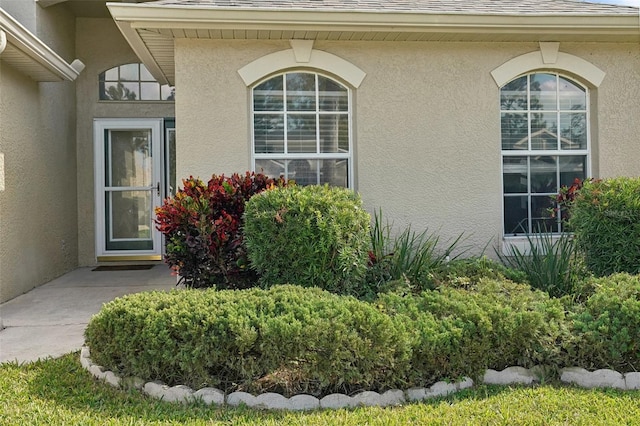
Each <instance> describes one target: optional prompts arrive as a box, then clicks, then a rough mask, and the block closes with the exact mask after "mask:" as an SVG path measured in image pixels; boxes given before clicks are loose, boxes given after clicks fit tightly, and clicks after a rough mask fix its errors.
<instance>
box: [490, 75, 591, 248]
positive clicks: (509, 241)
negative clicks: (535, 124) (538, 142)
mask: <svg viewBox="0 0 640 426" xmlns="http://www.w3.org/2000/svg"><path fill="white" fill-rule="evenodd" d="M535 74H553V75H555V76H556V79H559V78H564V79H566V80H568V81H569V82H571V83H573V84H575V85H577V86H579V87H581V88H582V89H584V90H585V95H586V96H585V103H586V105H585V109H584V110H579V112H584V113H585V114H586V127H587V128H586V133H587V135H586V139H587V140H586V148H585V149H580V150H562V149H560V147H558V148H557V149H556V150H532V149H531V146H530V143H531V113H532V112H533V111H536V112H538V111H539V112H543V113H544V112H555V113H556V114H560V113H561V112H569V111H570V110H563V109H560V104H559V103H560V98H559V96H556V102H557V108H556V109H555V110H548V111H545V110H530V109H529V105H530V96H531V87H530V78H531V77H530V76H532V75H535ZM523 76H527V79H528V80H527V106H528V107H527V109H526V110H503V109H502V108H500V110H499V111H500V120H502V113H503V112H507V111H509V112H513V113H518V112H520V113H526V114H527V124H528V138H529V146H528V147H527V149H526V150H505V149H502V133H501V138H500V171H501V173H500V188H501V190H500V192H501V215H502V220H501V226H502V235H503V240H504V243H505V244H503V252H504V253H505V254H508V251H509V250H508V246H517V247H518V248H521V249H526V247H527V246H528V239H527V234H524V233H521V234H517V235H512V234H507V233H506V230H505V196H506V194H505V192H504V176H505V170H504V159H505V157H526V158H527V169H528V171H530V160H531V158H532V157H540V156H553V157H558V161H559V158H560V157H563V156H565V157H566V156H585V157H586V161H585V178H588V177H590V176H591V161H592V158H591V157H592V155H591V116H590V114H591V111H590V106H591V105H590V103H591V101H590V95H591V93H590V89H589V87H587V86H586V85H585V84H583V83H581V82H580V81H578V80H576V78H574V77H572V76H568V75H566V74H563V73H562V72H559V71H558V70H534V71H530V72H526V73H523V74H521V75H518V76H516V77H514V78H512V79H511V80H509V81H507V82H505V83H504V85H502V86H501V87H500V90H499V96H500V95H501V92H502V88H503V87H504V86H505V85H507V84H509V83H510V82H511V81H513V80H516V79H518V78H521V77H523ZM556 90H557V91H558V90H559V85H557V87H556ZM499 102H500V101H499ZM559 125H560V121H559V120H558V126H559ZM559 174H560V167H559V164H558V163H556V179H557V182H558V183H560V176H559ZM554 194H557V193H548V194H547V193H532V192H531V179H530V178H529V179H528V180H527V192H526V194H525V193H522V194H518V195H514V196H524V195H526V196H527V209H528V212H527V217H528V223H527V228H528V229H529V230H530V231H531V232H530V233H529V234H528V235H529V236H531V235H533V234H535V232H534V231H533V229H532V224H533V223H532V221H533V218H532V202H531V198H532V195H535V196H544V195H548V196H550V197H551V196H553V195H554ZM558 220H559V219H558ZM560 231H561V232H560V233H558V232H554V234H556V235H558V236H559V235H560V234H561V233H562V227H560Z"/></svg>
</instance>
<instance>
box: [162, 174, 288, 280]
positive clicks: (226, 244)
mask: <svg viewBox="0 0 640 426" xmlns="http://www.w3.org/2000/svg"><path fill="white" fill-rule="evenodd" d="M274 185H278V186H284V185H286V182H284V180H282V179H278V180H274V179H271V178H269V177H267V176H265V175H264V174H261V173H258V174H256V173H250V172H246V173H245V174H244V175H239V174H237V173H236V174H233V175H231V176H230V177H225V176H224V175H221V176H217V175H213V176H212V177H211V179H210V180H209V182H208V183H207V184H205V183H204V182H203V181H201V180H200V179H197V178H194V177H190V178H189V179H184V180H183V188H181V189H179V190H178V192H177V193H176V195H175V196H173V197H171V198H167V199H166V200H164V203H163V204H162V206H160V207H158V208H156V224H157V227H158V230H159V231H160V232H162V233H163V234H164V235H165V239H166V254H165V261H166V262H167V263H168V264H169V266H171V268H172V269H174V270H175V271H176V272H177V273H179V274H180V276H181V277H182V281H183V282H184V283H185V285H186V286H187V287H193V288H201V287H214V286H215V287H218V288H244V287H251V286H253V285H255V283H256V281H257V277H256V276H255V274H252V273H251V271H250V270H249V268H247V256H246V249H245V246H244V244H243V235H242V232H241V222H242V215H243V213H244V206H245V203H246V202H247V200H248V199H249V198H251V197H252V196H253V195H255V194H257V193H260V192H262V191H264V190H266V189H269V188H271V187H273V186H274Z"/></svg>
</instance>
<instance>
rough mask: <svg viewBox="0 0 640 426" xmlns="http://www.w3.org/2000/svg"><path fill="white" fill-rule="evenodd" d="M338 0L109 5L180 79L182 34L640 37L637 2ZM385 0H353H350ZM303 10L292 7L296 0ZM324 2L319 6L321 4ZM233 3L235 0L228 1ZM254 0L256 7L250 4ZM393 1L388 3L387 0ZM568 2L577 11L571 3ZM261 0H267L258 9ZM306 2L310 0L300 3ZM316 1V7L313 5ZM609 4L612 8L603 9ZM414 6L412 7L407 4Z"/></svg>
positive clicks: (145, 50) (134, 41)
mask: <svg viewBox="0 0 640 426" xmlns="http://www.w3.org/2000/svg"><path fill="white" fill-rule="evenodd" d="M336 1H338V0H295V2H294V1H293V0H279V1H265V0H159V1H155V2H151V3H146V4H139V5H134V4H116V3H112V4H108V8H109V9H110V12H111V14H112V16H113V17H114V19H115V21H116V23H117V24H118V26H119V28H120V30H121V31H122V33H123V34H124V35H125V38H126V39H127V40H128V41H129V44H130V45H131V46H132V47H133V48H134V51H136V53H137V54H138V56H139V57H140V58H141V60H142V61H143V62H144V63H145V65H147V67H148V68H149V69H150V71H151V72H152V74H154V77H155V78H157V79H158V80H159V81H161V82H163V83H167V82H168V83H171V84H173V83H174V76H175V75H174V74H175V71H174V69H175V64H174V51H173V49H174V41H175V40H176V39H185V38H189V39H220V40H290V39H306V40H341V41H415V42H429V41H449V42H462V41H477V42H539V41H557V42H567V41H574V42H632V43H638V42H640V13H639V12H638V9H637V8H630V7H619V6H610V5H596V4H587V7H586V9H585V10H582V9H580V12H581V13H576V10H577V8H578V7H579V5H582V4H583V3H576V2H572V1H570V0H564V1H563V0H522V2H521V1H520V0H500V1H496V0H470V1H469V2H461V1H457V0H386V1H387V2H388V3H390V4H393V5H396V9H391V10H381V9H375V8H373V7H372V8H371V9H366V8H365V9H359V10H352V9H350V8H346V6H345V8H344V9H341V8H336V9H327V8H326V6H325V5H326V4H329V3H331V2H336ZM376 1H377V0H369V1H368V2H367V0H346V1H344V2H342V1H339V3H341V4H344V5H349V4H352V5H353V4H355V3H357V4H358V5H360V6H361V5H363V4H371V3H375V2H376ZM381 1H384V0H381ZM503 2H504V3H505V4H506V5H511V6H512V8H511V9H509V7H507V8H506V10H507V12H504V11H503V12H501V13H497V12H495V11H494V12H490V11H491V9H483V10H482V12H481V13H476V12H477V11H476V12H474V13H471V12H470V10H471V9H469V10H466V9H465V10H462V11H460V10H456V11H455V12H443V11H441V10H439V9H435V11H433V10H432V9H417V10H416V9H407V10H399V9H397V7H398V6H397V5H398V4H402V5H404V4H407V5H416V4H419V5H420V6H421V7H426V5H431V6H432V7H433V6H434V5H440V6H442V5H443V4H446V3H456V4H458V5H463V4H464V5H467V6H468V4H471V5H472V6H474V7H479V5H481V4H485V5H486V4H491V5H493V8H494V9H495V8H496V5H498V4H499V5H502V4H503ZM550 2H551V3H554V4H555V3H558V4H562V5H564V7H565V9H561V10H559V11H558V10H551V11H547V12H542V11H541V10H538V9H536V12H535V13H517V12H514V11H515V10H517V5H519V4H521V3H524V4H525V5H527V4H528V5H531V4H532V3H535V4H538V5H540V4H546V3H550ZM294 3H295V5H297V6H296V7H297V8H295V7H294V8H287V6H288V5H293V4H294ZM316 3H317V4H318V5H322V7H317V6H316V7H314V6H313V5H314V4H316ZM227 4H233V5H234V6H226V5H227ZM249 4H252V5H253V7H251V6H249ZM381 4H387V3H381ZM567 4H569V5H571V6H573V8H574V9H573V10H569V9H567V8H566V6H567ZM255 5H260V6H261V7H257V6H255ZM300 5H306V6H305V7H300ZM308 5H311V6H308ZM601 6H609V7H604V8H602V9H601V8H600V7H601ZM407 7H409V6H407Z"/></svg>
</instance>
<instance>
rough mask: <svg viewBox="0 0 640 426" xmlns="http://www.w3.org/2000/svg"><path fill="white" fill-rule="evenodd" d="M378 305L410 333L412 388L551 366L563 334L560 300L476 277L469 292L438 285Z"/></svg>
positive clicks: (386, 298)
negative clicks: (445, 379) (512, 369)
mask: <svg viewBox="0 0 640 426" xmlns="http://www.w3.org/2000/svg"><path fill="white" fill-rule="evenodd" d="M378 303H379V304H380V305H381V306H382V307H383V309H384V311H385V312H387V313H388V314H389V315H391V316H392V317H393V318H394V320H396V321H399V322H401V323H404V324H406V325H407V328H408V329H410V330H412V331H413V333H412V338H413V340H412V348H413V356H412V359H411V374H410V377H408V381H409V382H410V383H413V384H420V385H424V384H428V383H431V382H433V381H435V380H438V379H441V378H443V377H448V378H451V379H455V378H458V377H461V376H464V375H467V376H471V377H475V378H477V377H478V376H479V375H481V374H482V373H483V372H484V371H485V370H486V369H487V368H493V369H504V368H505V367H508V366H513V365H520V366H524V367H531V366H533V365H536V364H541V363H553V362H554V361H556V360H557V359H558V358H559V356H560V355H559V350H560V349H559V347H558V346H556V342H557V341H558V340H559V339H560V338H562V337H563V336H564V335H565V334H566V325H565V322H564V310H563V308H562V305H561V304H560V302H559V301H557V300H554V299H549V297H548V296H547V295H546V294H544V293H542V292H539V291H532V290H531V289H530V288H529V287H528V286H526V285H520V284H515V283H512V282H510V281H501V280H491V279H481V280H480V281H479V282H478V283H477V285H476V286H475V288H474V289H473V290H464V289H456V288H449V287H440V288H439V289H438V290H436V291H426V292H424V293H422V294H421V295H419V296H413V297H410V296H404V297H402V296H399V295H395V294H384V295H381V296H380V299H379V301H378Z"/></svg>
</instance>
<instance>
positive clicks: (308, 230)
mask: <svg viewBox="0 0 640 426" xmlns="http://www.w3.org/2000/svg"><path fill="white" fill-rule="evenodd" d="M369 221H370V216H369V214H368V213H367V212H366V211H364V210H363V209H362V202H361V200H360V197H359V196H358V195H357V194H356V193H355V192H353V191H351V190H348V189H345V188H337V187H329V186H327V185H325V186H305V187H297V186H294V187H286V188H276V189H274V190H272V191H267V192H263V193H262V194H260V195H259V196H257V197H253V198H251V200H249V202H248V203H247V205H246V210H245V225H244V235H245V242H246V246H247V253H248V257H249V260H250V261H251V266H252V267H253V268H255V269H256V270H257V271H258V273H260V274H261V282H262V284H263V285H266V286H270V285H274V284H285V283H296V284H300V285H302V286H304V287H310V286H317V287H320V288H323V289H326V290H329V291H332V292H335V293H339V294H355V293H357V292H358V291H359V290H358V287H359V285H360V283H361V280H362V276H363V275H364V272H365V270H366V266H367V259H368V256H367V253H368V244H369V242H368V233H369Z"/></svg>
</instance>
